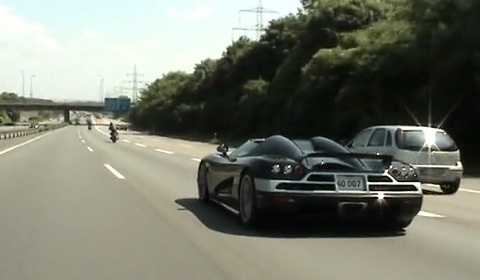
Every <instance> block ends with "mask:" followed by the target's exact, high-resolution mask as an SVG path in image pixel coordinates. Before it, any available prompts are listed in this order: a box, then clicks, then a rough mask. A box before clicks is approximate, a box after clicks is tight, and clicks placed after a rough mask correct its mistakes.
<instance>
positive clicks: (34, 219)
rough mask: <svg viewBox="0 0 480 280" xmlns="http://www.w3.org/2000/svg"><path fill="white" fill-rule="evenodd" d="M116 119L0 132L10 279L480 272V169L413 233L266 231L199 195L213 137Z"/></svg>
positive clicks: (391, 277) (412, 278)
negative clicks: (120, 123) (171, 135)
mask: <svg viewBox="0 0 480 280" xmlns="http://www.w3.org/2000/svg"><path fill="white" fill-rule="evenodd" d="M106 130H107V127H97V128H96V129H93V130H91V131H89V130H87V128H86V127H84V126H82V127H76V126H70V127H66V128H63V129H59V130H56V131H53V132H48V133H44V134H41V135H36V136H34V137H30V138H23V141H30V142H27V144H24V145H23V146H18V145H22V144H21V142H18V141H20V140H18V139H20V138H18V139H12V142H9V143H10V144H9V145H10V147H17V148H13V149H12V148H10V149H9V150H7V152H4V151H5V149H7V148H9V147H7V146H5V145H7V144H6V143H7V142H8V141H10V140H6V141H5V142H1V143H0V145H3V146H0V149H2V150H3V152H2V151H0V170H3V171H4V172H1V173H0V182H2V184H0V246H1V247H0V279H6V280H7V279H8V280H17V279H22V280H30V279H32V280H41V279H46V280H47V279H48V280H51V279H62V280H69V279H85V280H95V279H99V280H100V279H101V280H106V279H115V280H121V279H129V280H132V279H135V280H137V279H138V280H140V279H141V280H143V279H152V280H153V279H155V280H159V279H165V280H185V279H192V280H227V279H238V280H264V279H272V280H280V279H282V280H283V279H288V280H303V279H308V280H311V279H328V280H336V279H348V280H352V279H355V280H363V279H368V280H371V279H388V280H404V279H409V280H416V279H435V280H447V279H448V280H452V279H462V280H467V279H468V280H478V279H480V203H479V201H480V184H479V183H478V182H479V180H477V179H465V181H464V184H463V185H462V190H461V191H459V192H458V193H457V194H456V195H453V196H443V195H428V196H427V197H426V202H425V205H424V209H423V212H422V213H421V215H419V216H418V217H417V218H416V220H415V221H414V222H413V224H412V225H411V226H410V227H408V229H407V231H406V233H405V234H398V235H393V234H390V235H386V234H383V235H382V234H379V233H374V232H369V231H363V230H354V229H350V230H344V229H343V230H342V229H334V228H328V227H325V228H318V227H316V226H315V225H308V224H307V225H305V224H303V225H298V228H297V227H296V225H286V226H279V227H274V228H272V229H267V230H265V231H263V232H255V231H249V230H246V229H244V228H242V227H241V226H240V225H239V224H238V223H237V222H236V220H235V217H233V216H232V215H231V214H229V213H227V212H225V211H222V209H219V208H217V207H213V206H212V207H208V206H204V205H202V204H201V203H199V202H198V201H197V200H196V185H195V172H196V168H197V164H198V157H200V156H201V155H202V154H204V153H206V152H211V151H214V147H213V146H209V145H206V144H198V143H193V142H186V141H176V140H171V139H166V138H160V137H154V136H147V135H141V134H139V133H130V132H120V137H121V140H122V141H119V142H117V143H115V144H113V143H111V142H110V141H109V140H108V136H107V135H105V134H106ZM6 171H8V172H6Z"/></svg>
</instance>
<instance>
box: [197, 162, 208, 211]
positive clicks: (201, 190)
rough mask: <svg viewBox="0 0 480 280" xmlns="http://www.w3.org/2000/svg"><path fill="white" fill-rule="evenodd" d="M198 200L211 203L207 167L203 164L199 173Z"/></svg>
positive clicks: (199, 168)
mask: <svg viewBox="0 0 480 280" xmlns="http://www.w3.org/2000/svg"><path fill="white" fill-rule="evenodd" d="M197 189H198V199H199V200H201V201H203V202H206V203H208V202H210V193H209V192H208V177H207V166H206V165H205V163H203V162H202V163H201V164H200V166H199V167H198V172H197Z"/></svg>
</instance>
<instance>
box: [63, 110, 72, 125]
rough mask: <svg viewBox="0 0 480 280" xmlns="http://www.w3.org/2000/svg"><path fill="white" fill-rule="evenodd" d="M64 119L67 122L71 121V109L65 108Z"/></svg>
mask: <svg viewBox="0 0 480 280" xmlns="http://www.w3.org/2000/svg"><path fill="white" fill-rule="evenodd" d="M63 121H64V122H66V123H70V110H68V109H65V110H63Z"/></svg>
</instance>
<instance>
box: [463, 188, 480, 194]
mask: <svg viewBox="0 0 480 280" xmlns="http://www.w3.org/2000/svg"><path fill="white" fill-rule="evenodd" d="M458 190H459V191H462V192H469V193H476V194H480V191H476V190H469V189H462V188H460V189H458Z"/></svg>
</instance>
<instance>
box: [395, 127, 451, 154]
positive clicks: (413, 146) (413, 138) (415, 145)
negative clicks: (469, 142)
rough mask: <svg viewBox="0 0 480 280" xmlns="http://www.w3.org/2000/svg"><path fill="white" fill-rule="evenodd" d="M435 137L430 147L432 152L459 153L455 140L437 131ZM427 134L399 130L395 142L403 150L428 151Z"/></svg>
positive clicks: (417, 131)
mask: <svg viewBox="0 0 480 280" xmlns="http://www.w3.org/2000/svg"><path fill="white" fill-rule="evenodd" d="M434 135H435V137H432V138H434V139H432V140H433V142H434V143H431V144H432V145H431V146H430V149H431V150H434V151H444V152H453V151H457V150H458V147H457V145H456V144H455V142H454V141H453V139H452V138H451V137H450V136H449V135H448V134H447V133H446V132H441V131H437V132H435V133H434ZM426 136H427V135H426V133H425V132H424V131H423V130H420V129H418V130H402V129H398V130H397V131H396V133H395V140H396V142H397V147H398V148H400V149H403V150H411V151H419V150H423V149H428V148H429V147H428V145H427V143H426V142H427V138H428V137H426Z"/></svg>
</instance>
